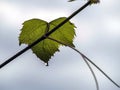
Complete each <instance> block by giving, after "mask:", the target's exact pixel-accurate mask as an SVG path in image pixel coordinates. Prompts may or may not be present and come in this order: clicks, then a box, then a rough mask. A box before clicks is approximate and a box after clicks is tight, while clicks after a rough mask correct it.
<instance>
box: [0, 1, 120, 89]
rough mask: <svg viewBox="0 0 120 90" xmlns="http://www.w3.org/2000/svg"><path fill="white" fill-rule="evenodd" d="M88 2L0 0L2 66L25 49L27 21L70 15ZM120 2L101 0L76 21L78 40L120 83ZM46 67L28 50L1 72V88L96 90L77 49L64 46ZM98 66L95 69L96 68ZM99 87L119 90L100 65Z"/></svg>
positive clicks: (80, 45)
mask: <svg viewBox="0 0 120 90" xmlns="http://www.w3.org/2000/svg"><path fill="white" fill-rule="evenodd" d="M85 2H86V1H84V0H77V1H76V2H73V3H68V2H67V0H0V64H1V63H2V62H4V61H5V60H6V59H8V58H9V57H11V56H12V55H14V54H15V53H16V52H18V51H20V50H22V49H23V48H24V47H26V45H22V46H19V42H18V36H19V34H20V29H21V28H22V23H23V22H24V21H25V20H29V19H32V18H40V19H43V20H46V21H51V20H54V19H56V18H59V17H63V16H66V17H67V16H69V15H70V14H71V13H72V12H74V11H75V10H76V9H78V8H79V7H80V6H82V5H83V4H84V3H85ZM119 9H120V0H101V3H100V4H97V5H92V6H89V7H87V8H86V9H85V10H84V11H82V12H81V13H79V14H78V15H77V16H75V17H74V18H73V19H72V20H71V21H72V22H73V23H75V25H76V27H77V28H76V34H77V35H76V37H75V39H74V44H75V46H76V48H77V49H78V50H80V51H82V52H83V53H84V54H85V55H87V56H88V57H89V58H90V59H92V60H93V61H94V62H95V63H96V64H97V65H98V66H99V67H100V68H101V69H103V71H105V72H106V73H107V74H108V75H109V76H110V77H111V78H112V79H113V80H115V81H116V82H117V83H118V84H120V70H119V68H120V12H119ZM60 50H61V52H60V53H56V54H55V56H54V57H52V59H51V60H50V62H49V67H46V66H45V65H44V63H43V62H42V61H40V60H39V59H38V58H36V56H35V55H34V54H32V51H31V50H29V51H27V52H26V53H24V54H23V55H21V56H20V57H18V58H16V59H15V60H14V61H13V62H11V63H9V64H8V65H6V66H5V67H4V68H2V69H1V70H0V90H95V83H94V79H93V77H92V75H91V73H90V71H89V69H88V67H87V66H86V64H85V63H84V61H83V60H82V58H81V57H80V56H79V54H77V53H76V52H75V51H73V50H71V49H70V48H68V47H61V48H60ZM93 68H94V67H93ZM94 71H95V73H96V75H97V78H98V81H99V84H100V90H120V89H119V88H117V87H116V86H114V85H113V84H112V83H111V82H110V81H109V80H108V79H106V78H105V77H104V76H103V75H102V74H101V73H100V72H99V71H98V70H97V69H95V68H94Z"/></svg>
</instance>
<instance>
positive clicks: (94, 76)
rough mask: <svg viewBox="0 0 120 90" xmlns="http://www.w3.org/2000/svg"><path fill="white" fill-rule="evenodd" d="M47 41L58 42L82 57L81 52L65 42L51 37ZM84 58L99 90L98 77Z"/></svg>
mask: <svg viewBox="0 0 120 90" xmlns="http://www.w3.org/2000/svg"><path fill="white" fill-rule="evenodd" d="M47 39H50V40H52V41H55V42H57V43H60V44H62V45H65V46H68V47H70V48H71V49H73V50H75V51H76V52H77V53H79V54H80V55H81V52H80V51H78V50H77V49H76V48H74V47H72V46H69V45H67V44H65V43H63V42H61V41H58V40H56V39H53V38H51V37H47ZM81 56H82V55H81ZM82 58H83V60H84V61H85V63H86V64H87V66H88V68H89V69H90V71H91V73H92V75H93V78H94V80H95V84H96V90H99V84H98V81H97V78H96V75H95V73H94V71H93V69H92V67H91V66H90V64H89V63H88V61H87V60H86V58H84V57H83V56H82Z"/></svg>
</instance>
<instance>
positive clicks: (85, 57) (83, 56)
mask: <svg viewBox="0 0 120 90" xmlns="http://www.w3.org/2000/svg"><path fill="white" fill-rule="evenodd" d="M47 38H48V39H51V40H53V41H56V42H58V43H61V44H63V45H65V46H68V47H70V48H72V49H74V50H75V51H76V52H78V53H79V54H80V55H81V56H82V58H84V59H86V60H87V61H89V62H90V63H91V64H93V65H94V66H95V67H96V68H97V69H98V70H99V71H100V72H101V73H102V74H103V75H104V76H105V77H106V78H108V80H110V81H111V82H112V83H113V84H114V85H115V86H117V87H118V88H120V86H119V85H118V84H117V83H116V82H115V81H113V80H112V79H111V78H110V77H109V76H108V75H107V74H106V73H105V72H104V71H103V70H102V69H100V68H99V67H98V66H97V65H96V64H95V63H94V62H93V61H92V60H91V59H89V58H88V57H87V56H85V55H84V54H83V53H82V52H80V51H78V50H77V49H75V48H74V47H71V46H69V45H67V44H65V43H63V42H61V41H58V40H55V39H53V38H50V37H47ZM86 60H85V61H86Z"/></svg>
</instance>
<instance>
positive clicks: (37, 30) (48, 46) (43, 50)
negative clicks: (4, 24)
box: [19, 17, 75, 63]
mask: <svg viewBox="0 0 120 90" xmlns="http://www.w3.org/2000/svg"><path fill="white" fill-rule="evenodd" d="M65 19H66V18H65V17H62V18H58V19H56V20H54V21H52V22H50V23H47V22H46V21H44V20H40V19H31V20H28V21H25V22H24V23H23V28H22V29H21V33H20V36H19V43H20V45H21V44H28V45H30V44H32V43H33V42H34V41H36V40H37V39H38V38H39V37H41V36H43V35H45V34H46V33H47V32H49V31H50V30H52V29H53V28H54V27H55V26H57V25H58V24H59V23H61V22H62V21H63V20H65ZM74 28H75V26H74V24H73V23H71V22H70V21H68V22H67V23H66V24H64V25H63V26H62V27H60V28H59V29H58V30H57V31H55V32H54V33H52V34H51V35H50V36H49V37H52V38H56V39H58V40H60V41H62V42H64V43H66V44H68V45H70V46H72V47H74V44H73V38H74V36H75V31H74ZM59 46H60V44H59V43H56V42H54V41H51V40H49V39H45V40H43V41H41V42H39V43H38V44H37V45H35V46H34V47H32V48H31V49H32V51H33V53H35V54H36V56H37V57H38V58H40V59H41V60H42V61H44V62H45V63H48V61H49V59H50V58H51V56H53V55H54V53H55V52H57V51H59Z"/></svg>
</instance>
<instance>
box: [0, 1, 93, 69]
mask: <svg viewBox="0 0 120 90" xmlns="http://www.w3.org/2000/svg"><path fill="white" fill-rule="evenodd" d="M90 4H91V1H88V2H87V3H86V4H84V5H83V6H82V7H80V8H79V9H78V10H77V11H75V12H74V13H73V14H71V15H70V16H69V17H68V18H66V19H65V20H64V21H63V22H61V23H60V24H58V25H57V26H56V27H55V28H53V29H52V30H51V31H49V32H48V33H46V35H43V36H42V37H40V38H39V39H38V40H36V41H35V42H33V43H32V44H31V45H29V46H27V47H26V48H24V49H23V50H21V51H19V52H18V53H16V54H15V55H14V56H12V57H11V58H9V59H8V60H6V61H5V62H3V63H2V64H1V65H0V69H1V68H2V67H4V66H5V65H7V64H8V63H10V62H11V61H13V60H14V59H15V58H17V57H18V56H20V55H21V54H23V53H24V52H26V51H27V50H29V49H30V48H32V47H33V46H35V45H36V44H38V43H39V42H41V41H42V40H44V39H46V37H45V36H49V35H50V34H52V33H53V32H55V31H56V30H57V29H58V28H60V27H61V26H62V25H64V24H65V23H66V22H68V21H69V20H70V19H71V18H73V17H74V16H75V15H77V14H78V13H79V12H81V11H82V10H83V9H85V8H86V7H87V6H88V5H90Z"/></svg>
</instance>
